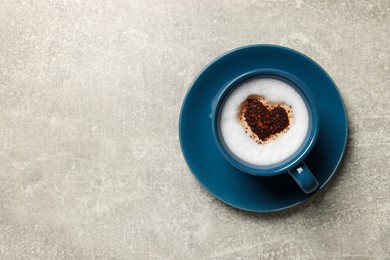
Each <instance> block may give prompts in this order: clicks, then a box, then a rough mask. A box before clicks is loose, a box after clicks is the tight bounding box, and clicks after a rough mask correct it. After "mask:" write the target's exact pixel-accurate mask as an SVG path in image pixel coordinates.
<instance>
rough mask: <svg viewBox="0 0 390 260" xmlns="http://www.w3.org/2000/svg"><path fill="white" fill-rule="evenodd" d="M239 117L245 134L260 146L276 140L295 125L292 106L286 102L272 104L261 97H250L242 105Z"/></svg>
mask: <svg viewBox="0 0 390 260" xmlns="http://www.w3.org/2000/svg"><path fill="white" fill-rule="evenodd" d="M238 115H239V118H240V122H241V124H242V126H243V127H244V128H245V132H246V133H248V134H249V135H250V137H251V138H252V139H253V140H255V141H256V142H257V143H259V144H265V143H268V142H269V141H271V140H274V139H276V138H277V137H278V136H279V135H281V134H283V133H285V132H287V131H288V129H289V126H290V125H291V124H292V123H293V112H292V108H291V106H289V105H287V104H286V103H284V102H280V103H272V102H270V101H267V100H266V99H265V98H264V97H262V96H259V95H250V96H248V97H247V98H246V99H245V100H244V101H243V102H242V103H241V105H240V108H239V114H238Z"/></svg>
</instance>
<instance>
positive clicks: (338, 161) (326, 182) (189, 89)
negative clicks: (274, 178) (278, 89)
mask: <svg viewBox="0 0 390 260" xmlns="http://www.w3.org/2000/svg"><path fill="white" fill-rule="evenodd" d="M262 47H270V48H275V49H281V50H285V51H289V52H292V53H294V54H296V55H298V56H301V57H303V58H304V59H306V60H308V61H309V62H311V63H312V64H313V65H315V66H317V67H318V68H319V69H320V70H321V72H322V73H323V74H324V75H325V76H326V77H327V78H328V80H329V81H330V82H331V83H332V85H333V87H334V89H335V90H336V92H337V94H338V96H339V98H340V101H341V105H342V112H343V116H344V118H345V139H344V142H343V144H342V152H341V154H340V156H339V158H338V160H337V163H336V165H335V167H334V169H333V171H332V172H331V173H330V174H329V176H328V178H327V179H326V180H325V181H324V183H323V184H322V185H320V186H319V187H318V188H317V190H316V191H314V192H313V193H311V194H310V195H309V197H306V198H303V199H301V200H299V201H298V202H296V203H293V204H291V205H288V206H284V207H279V208H274V209H266V210H254V209H251V208H246V207H242V206H239V205H234V204H232V203H229V202H227V201H226V200H225V199H223V198H221V197H220V196H217V195H215V194H214V192H212V191H211V190H210V189H209V188H207V187H206V186H205V185H204V184H203V182H202V181H201V180H200V179H199V178H198V176H197V175H196V174H195V173H194V170H193V167H192V166H191V165H190V163H189V159H188V158H189V155H187V154H186V152H185V150H184V148H183V137H182V134H181V132H182V128H183V127H182V122H181V118H182V116H183V110H184V104H185V103H186V101H187V99H188V98H189V96H190V93H191V91H192V90H193V87H194V85H195V83H196V82H197V81H198V79H199V78H200V77H201V76H202V74H204V72H205V71H207V70H208V69H209V68H210V67H211V66H212V65H214V64H215V63H217V62H218V61H220V60H221V59H222V58H224V57H225V56H227V55H229V54H231V53H234V52H236V51H240V50H242V49H249V48H262ZM221 87H222V86H221ZM178 133H179V143H180V149H181V152H182V155H183V157H184V160H185V162H186V164H187V167H188V168H189V170H190V172H191V174H192V175H193V176H194V177H195V179H196V180H197V181H198V183H200V185H201V186H202V187H203V188H204V189H205V190H206V191H208V192H209V193H210V194H211V195H212V196H214V197H215V198H217V199H218V200H220V201H221V202H223V203H225V204H227V205H229V206H231V207H233V208H237V209H240V210H244V211H249V212H255V213H271V212H278V211H283V210H287V209H290V208H293V207H296V206H298V205H300V204H303V203H304V202H306V201H308V200H310V199H311V198H313V197H314V196H315V195H317V194H318V193H320V192H321V190H323V188H324V187H325V186H326V185H327V184H328V183H329V181H330V180H331V179H332V178H333V176H334V174H335V172H336V171H337V170H338V168H339V166H340V164H341V161H342V160H343V158H344V154H345V150H346V146H347V142H348V115H347V110H346V106H345V102H344V99H343V97H342V95H341V93H340V90H339V88H338V87H337V85H336V83H335V82H334V80H333V79H332V78H331V77H330V75H329V74H328V73H327V72H326V71H325V70H324V69H323V68H322V67H321V66H320V65H319V64H318V63H317V62H316V61H314V60H313V59H311V58H310V57H309V56H307V55H305V54H303V53H301V52H298V51H296V50H294V49H291V48H288V47H285V46H280V45H276V44H250V45H244V46H241V47H238V48H234V49H232V50H229V51H227V52H224V53H222V54H221V55H219V56H217V57H216V58H214V59H213V60H212V61H210V62H209V63H208V64H207V65H206V66H205V67H204V68H203V69H202V70H201V71H200V72H199V73H198V74H197V76H196V77H195V78H194V80H193V81H192V82H191V84H190V86H189V88H188V90H187V91H186V94H185V95H184V98H183V101H182V105H181V108H180V113H179V124H178ZM244 173H245V172H244ZM245 174H247V173H245ZM281 174H284V173H281ZM259 177H260V178H268V177H261V176H259ZM270 177H271V176H270Z"/></svg>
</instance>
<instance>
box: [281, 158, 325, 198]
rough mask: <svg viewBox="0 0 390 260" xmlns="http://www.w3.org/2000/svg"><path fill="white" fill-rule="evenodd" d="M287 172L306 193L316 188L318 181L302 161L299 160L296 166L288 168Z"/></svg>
mask: <svg viewBox="0 0 390 260" xmlns="http://www.w3.org/2000/svg"><path fill="white" fill-rule="evenodd" d="M288 173H290V175H291V176H292V177H293V179H294V180H295V181H296V182H297V183H298V185H299V187H301V189H302V190H303V192H305V193H306V194H309V193H312V192H313V191H315V190H316V189H317V188H318V181H317V179H316V178H315V177H314V176H313V174H312V173H311V172H310V170H309V168H307V166H306V164H305V163H304V162H301V163H300V164H299V165H298V166H297V167H295V168H294V169H292V170H289V171H288Z"/></svg>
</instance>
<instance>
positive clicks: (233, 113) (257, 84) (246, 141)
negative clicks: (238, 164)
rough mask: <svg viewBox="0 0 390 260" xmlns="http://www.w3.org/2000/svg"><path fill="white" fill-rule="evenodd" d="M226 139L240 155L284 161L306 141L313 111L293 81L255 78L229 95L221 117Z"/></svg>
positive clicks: (257, 161) (257, 162) (260, 160)
mask: <svg viewBox="0 0 390 260" xmlns="http://www.w3.org/2000/svg"><path fill="white" fill-rule="evenodd" d="M219 127H220V132H221V135H222V139H223V141H224V142H225V144H226V146H227V148H228V149H229V150H230V151H231V152H232V153H233V154H234V155H236V156H237V157H238V158H240V159H242V160H244V161H246V162H248V163H251V164H255V165H259V166H269V165H273V164H277V163H279V162H282V161H284V160H285V159H287V158H288V157H289V156H291V155H293V154H294V153H295V152H296V151H297V150H298V149H299V148H300V147H301V146H302V144H303V142H304V140H305V137H306V135H307V132H308V127H309V115H308V109H307V107H306V104H305V101H304V100H303V98H302V96H301V95H300V94H299V93H298V92H297V91H296V90H295V88H294V87H293V86H291V85H290V84H288V83H286V82H284V81H281V80H278V79H274V78H255V79H251V80H247V81H245V82H243V83H241V84H240V85H238V86H237V87H236V88H235V89H234V90H233V91H232V92H231V93H230V94H229V95H228V96H227V97H226V99H225V102H224V103H223V105H222V107H221V110H220V121H219Z"/></svg>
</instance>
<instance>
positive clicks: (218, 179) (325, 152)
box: [179, 45, 347, 212]
mask: <svg viewBox="0 0 390 260" xmlns="http://www.w3.org/2000/svg"><path fill="white" fill-rule="evenodd" d="M262 68H268V69H279V70H283V71H286V72H289V73H291V74H293V75H294V76H296V77H298V78H299V79H300V80H302V81H303V82H304V83H305V84H306V85H307V86H309V87H310V88H311V90H312V92H313V94H314V95H315V97H316V100H317V102H318V109H319V114H320V130H319V135H318V140H317V143H316V145H315V146H314V148H313V150H312V152H311V153H310V154H309V156H308V157H307V159H305V162H306V164H307V165H308V167H309V168H310V170H311V171H312V173H313V175H314V176H315V177H316V178H317V180H318V182H319V184H320V187H319V189H317V190H316V191H315V192H313V193H311V194H305V193H304V192H303V191H302V190H301V189H300V188H299V186H298V185H297V184H296V183H295V181H294V180H293V179H292V178H291V176H290V175H289V174H281V175H277V176H272V177H259V176H254V175H250V174H246V173H244V172H241V171H239V170H237V169H236V168H234V167H233V166H231V165H230V164H229V163H228V162H227V161H226V160H225V159H224V158H223V156H222V155H221V154H220V152H219V150H218V148H217V145H216V143H215V141H214V139H213V130H212V121H211V112H212V107H213V105H215V102H216V100H215V99H216V96H217V94H218V92H219V91H220V89H221V88H222V87H224V86H226V84H228V83H229V82H231V81H232V80H233V79H235V78H237V77H238V76H240V75H242V74H244V73H246V72H248V71H252V70H255V69H262ZM179 135H180V145H181V149H182V152H183V155H184V158H185V160H186V162H187V165H188V167H189V168H190V170H191V172H192V173H193V175H194V176H195V177H196V178H197V179H198V181H199V182H200V183H201V184H202V185H203V186H204V187H205V188H206V189H207V190H208V191H209V192H210V193H211V194H213V195H214V196H215V197H217V198H218V199H220V200H221V201H223V202H225V203H227V204H229V205H231V206H233V207H236V208H240V209H243V210H248V211H255V212H269V211H277V210H282V209H286V208H289V207H292V206H295V205H297V204H299V203H302V202H303V201H305V200H306V199H308V198H309V197H311V196H313V195H314V194H315V193H316V192H319V191H320V190H321V189H322V188H323V187H324V186H325V184H326V183H327V182H328V181H329V180H330V179H331V178H332V176H333V174H334V172H335V171H336V169H337V166H338V165H339V163H340V161H341V158H342V156H343V154H344V150H345V146H346V142H347V115H346V111H345V107H344V103H343V100H342V98H341V95H340V93H339V91H338V89H337V87H336V85H335V84H334V82H333V81H332V79H331V78H330V77H329V75H328V74H327V73H326V72H325V71H324V70H323V69H322V68H321V67H320V66H319V65H318V64H317V63H315V62H314V61H313V60H311V59H310V58H308V57H307V56H305V55H303V54H301V53H299V52H297V51H294V50H292V49H288V48H285V47H281V46H275V45H250V46H244V47H241V48H238V49H235V50H233V51H230V52H228V53H225V54H223V55H222V56H220V57H218V58H217V59H215V60H214V61H213V62H211V63H210V64H209V65H208V66H207V67H206V68H204V69H203V70H202V71H201V73H200V74H199V75H198V76H197V78H196V79H195V80H194V82H193V83H192V85H191V87H190V89H189V90H188V92H187V95H186V97H185V98H184V101H183V105H182V109H181V113H180V122H179Z"/></svg>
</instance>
